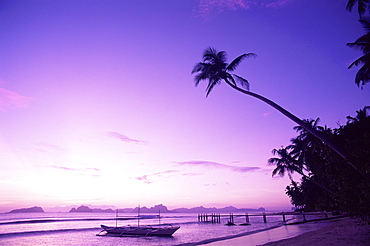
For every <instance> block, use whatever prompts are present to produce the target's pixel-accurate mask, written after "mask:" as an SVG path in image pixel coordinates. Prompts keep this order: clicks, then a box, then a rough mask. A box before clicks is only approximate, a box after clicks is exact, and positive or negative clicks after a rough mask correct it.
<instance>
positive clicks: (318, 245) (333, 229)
mask: <svg viewBox="0 0 370 246" xmlns="http://www.w3.org/2000/svg"><path fill="white" fill-rule="evenodd" d="M309 224H310V223H307V224H306V225H303V226H305V227H306V229H307V230H308V232H305V233H303V234H301V232H300V231H299V230H298V229H297V227H296V226H295V225H293V226H284V227H282V228H276V229H273V230H270V231H265V232H260V233H256V234H253V235H248V236H244V237H239V238H234V239H229V240H224V241H219V242H214V243H210V244H207V245H212V246H226V245H234V246H241V245H244V246H247V245H249V246H252V245H263V246H291V245H304V246H309V245H312V246H313V245H315V246H326V245H336V246H342V245H347V246H348V245H356V246H357V245H361V246H369V245H370V225H362V224H361V223H359V222H358V221H357V220H356V219H351V218H341V219H337V220H335V221H332V222H331V223H328V224H326V225H324V226H323V227H322V228H321V229H318V230H315V229H314V227H312V228H311V227H310V225H309ZM301 229H302V228H301ZM272 240H278V241H274V242H271V241H272ZM267 242H269V243H267Z"/></svg>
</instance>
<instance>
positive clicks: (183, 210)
mask: <svg viewBox="0 0 370 246" xmlns="http://www.w3.org/2000/svg"><path fill="white" fill-rule="evenodd" d="M117 210H118V212H120V213H138V210H139V207H135V208H119V209H117ZM117 210H113V209H111V208H108V209H101V208H89V207H88V206H86V205H81V206H79V207H77V208H75V207H73V208H71V209H70V210H69V212H71V213H114V212H116V211H117ZM43 212H44V210H43V209H42V208H41V207H37V206H35V207H31V208H20V209H14V210H11V211H10V212H9V213H43ZM158 212H161V213H237V212H239V213H245V212H255V213H262V212H265V209H264V208H262V207H260V208H258V209H253V208H236V207H233V206H227V207H224V208H215V207H211V208H205V207H203V206H200V207H193V208H176V209H172V210H169V209H168V208H167V207H166V206H165V205H163V204H158V205H155V206H154V207H150V208H148V207H145V206H143V207H140V213H158Z"/></svg>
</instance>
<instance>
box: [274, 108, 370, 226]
mask: <svg viewBox="0 0 370 246" xmlns="http://www.w3.org/2000/svg"><path fill="white" fill-rule="evenodd" d="M369 110H370V107H365V108H364V109H361V110H359V111H357V115H356V116H355V117H350V116H348V117H347V123H346V124H345V125H342V126H338V128H335V129H332V128H328V127H326V126H319V118H318V119H316V120H310V121H309V120H306V122H308V123H309V124H311V125H312V127H314V128H315V129H316V130H318V131H320V132H322V133H324V134H326V135H327V136H329V137H330V139H331V140H332V141H333V142H335V143H336V144H338V145H340V146H342V147H343V148H344V149H345V150H346V152H347V153H349V155H350V160H349V161H351V162H352V163H353V164H354V165H355V166H356V167H357V168H358V169H359V171H360V173H363V174H364V175H361V174H360V173H359V172H358V171H356V170H354V169H353V168H351V167H350V166H349V165H346V162H347V161H346V160H344V159H343V158H342V157H340V156H339V155H338V154H337V153H335V152H334V151H333V150H332V149H331V148H329V147H328V146H327V145H325V144H324V143H323V142H322V141H320V140H319V139H317V138H316V137H314V136H313V135H312V134H310V133H308V132H307V131H306V130H305V129H304V128H302V127H300V126H297V127H295V128H294V129H295V130H296V131H297V133H298V136H297V137H295V138H293V139H291V144H290V145H289V146H286V147H282V148H281V149H274V150H273V153H274V154H275V155H276V156H277V157H275V158H270V159H269V160H268V162H269V164H271V165H276V168H275V169H274V170H273V173H272V175H273V176H274V175H281V176H284V175H285V174H288V175H289V177H290V178H291V184H290V185H289V186H287V187H286V194H287V195H288V196H289V197H290V198H291V202H292V204H293V205H294V206H296V207H297V208H299V209H302V210H305V211H322V210H329V211H334V210H339V211H345V212H348V213H350V214H351V215H357V216H361V217H362V218H364V219H365V220H366V221H367V223H369V216H370V115H369V114H368V112H369ZM294 172H295V173H298V174H300V175H301V179H300V180H293V178H292V176H291V174H292V173H294Z"/></svg>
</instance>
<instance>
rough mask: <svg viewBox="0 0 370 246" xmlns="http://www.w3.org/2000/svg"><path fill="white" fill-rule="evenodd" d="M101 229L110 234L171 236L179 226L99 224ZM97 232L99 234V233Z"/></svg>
mask: <svg viewBox="0 0 370 246" xmlns="http://www.w3.org/2000/svg"><path fill="white" fill-rule="evenodd" d="M101 227H102V228H103V230H102V231H101V232H104V231H105V232H106V234H105V235H111V236H118V237H119V236H126V235H137V236H172V234H174V233H175V232H176V231H177V230H178V229H179V228H180V226H171V225H169V226H163V227H162V226H160V227H157V226H155V227H154V226H139V227H138V226H121V227H110V226H105V225H101ZM101 232H100V233H101ZM100 233H99V234H100Z"/></svg>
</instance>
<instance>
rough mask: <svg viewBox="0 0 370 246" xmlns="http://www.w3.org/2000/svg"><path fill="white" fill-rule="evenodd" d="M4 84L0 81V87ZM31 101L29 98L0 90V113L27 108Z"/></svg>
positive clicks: (3, 89)
mask: <svg viewBox="0 0 370 246" xmlns="http://www.w3.org/2000/svg"><path fill="white" fill-rule="evenodd" d="M4 84H5V82H3V81H0V85H4ZM30 101H31V98H30V97H25V96H22V95H20V94H18V93H17V92H15V91H11V90H7V89H5V88H0V111H3V112H7V111H9V110H12V109H16V108H27V107H28V105H29V103H30Z"/></svg>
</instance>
